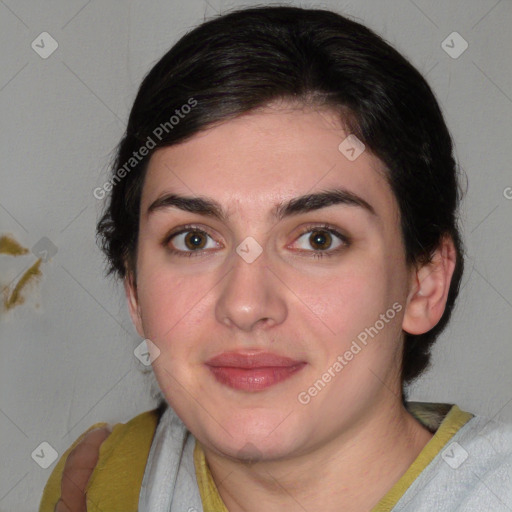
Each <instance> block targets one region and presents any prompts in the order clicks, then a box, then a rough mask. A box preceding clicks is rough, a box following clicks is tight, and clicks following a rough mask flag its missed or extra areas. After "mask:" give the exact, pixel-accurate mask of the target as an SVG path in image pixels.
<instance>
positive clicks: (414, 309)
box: [402, 235, 457, 334]
mask: <svg viewBox="0 0 512 512" xmlns="http://www.w3.org/2000/svg"><path fill="white" fill-rule="evenodd" d="M456 261H457V251H456V250H455V246H454V244H453V240H452V238H451V237H450V236H448V235H446V236H444V237H443V238H442V241H441V243H440V244H439V247H438V248H437V249H436V251H435V253H434V255H433V258H432V261H431V262H430V263H427V264H426V265H423V266H421V267H420V268H416V269H415V270H414V272H413V274H412V275H411V287H410V293H409V296H408V297H407V305H406V307H405V314H404V319H403V322H402V329H403V330H404V331H406V332H408V333H409V334H423V333H425V332H427V331H430V329H432V328H433V327H434V326H435V325H436V324H437V323H438V322H439V320H440V319H441V317H442V316H443V313H444V310H445V307H446V301H447V299H448V292H449V290H450V283H451V280H452V276H453V271H454V270H455V264H456Z"/></svg>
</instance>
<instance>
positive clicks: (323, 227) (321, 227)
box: [162, 224, 350, 259]
mask: <svg viewBox="0 0 512 512" xmlns="http://www.w3.org/2000/svg"><path fill="white" fill-rule="evenodd" d="M190 231H195V232H197V233H201V234H202V235H206V236H209V237H210V238H213V237H211V236H210V235H209V234H208V233H207V232H206V231H205V230H204V229H200V228H199V227H198V226H195V225H194V224H187V225H185V226H183V227H182V228H181V229H180V230H179V231H176V232H171V233H169V234H168V235H166V236H165V237H164V239H163V240H162V245H163V246H164V247H165V248H166V249H167V250H168V251H169V252H170V253H171V254H175V255H177V256H184V257H186V258H190V257H195V256H201V255H202V253H203V252H204V249H203V250H201V249H199V250H197V251H181V250H178V249H171V248H169V247H168V245H169V242H170V241H171V240H172V239H173V238H174V237H175V236H178V235H181V234H183V233H188V232H190ZM313 231H327V232H328V233H331V234H332V235H334V236H336V237H338V238H339V239H340V240H341V242H342V243H343V245H342V246H340V247H338V248H336V249H334V250H330V251H329V250H325V251H313V252H312V255H311V257H313V258H317V259H321V258H325V257H331V256H334V255H335V254H337V253H338V252H339V251H340V250H341V249H343V248H345V247H348V246H349V245H350V239H349V238H348V237H347V236H345V235H342V234H341V233H340V232H339V231H337V230H336V229H334V228H333V227H331V226H330V225H329V224H313V225H308V226H306V227H305V228H304V229H303V230H302V231H301V233H300V234H299V235H298V237H297V238H300V237H302V236H303V235H305V234H306V233H309V232H313Z"/></svg>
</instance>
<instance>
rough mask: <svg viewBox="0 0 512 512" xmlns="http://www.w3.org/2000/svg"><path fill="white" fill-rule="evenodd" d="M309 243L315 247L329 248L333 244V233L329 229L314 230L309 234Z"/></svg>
mask: <svg viewBox="0 0 512 512" xmlns="http://www.w3.org/2000/svg"><path fill="white" fill-rule="evenodd" d="M308 241H309V243H310V244H311V247H313V248H314V249H323V250H325V249H329V248H330V246H331V244H332V235H331V233H329V232H328V231H323V230H316V231H312V232H311V235H310V236H309V240H308Z"/></svg>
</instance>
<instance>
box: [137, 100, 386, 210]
mask: <svg viewBox="0 0 512 512" xmlns="http://www.w3.org/2000/svg"><path fill="white" fill-rule="evenodd" d="M349 135H350V134H348V133H347V132H346V131H345V130H344V129H343V127H342V125H341V123H340V120H339V119H338V116H337V114H336V113H335V112H333V111H330V110H327V109H317V108H309V107H308V108H293V107H283V106H280V107H278V108H277V107H267V108H265V109H260V110H258V111H254V112H251V113H249V114H245V115H242V116H239V117H237V118H235V119H231V120H229V121H225V122H222V123H220V124H218V125H216V126H213V127H210V128H208V129H207V130H205V131H202V132H200V133H198V134H196V135H194V136H193V137H192V138H190V139H188V140H187V141H185V142H183V143H180V144H176V145H174V146H169V147H164V148H160V149H158V150H157V151H155V152H154V153H153V155H152V156H151V159H150V161H149V164H148V169H147V173H146V179H145V183H144V188H143V194H142V201H141V211H142V212H145V211H146V210H147V208H148V206H149V205H150V204H151V202H153V201H154V200H155V199H157V198H158V197H159V196H160V195H162V194H164V193H169V192H172V193H177V194H180V195H186V196H189V197H190V196H203V197H210V198H214V199H215V200H216V201H217V202H218V203H220V204H221V205H223V207H224V209H225V211H226V212H227V214H228V215H229V214H231V213H234V212H235V211H236V212H237V213H238V212H239V211H240V208H241V207H243V210H244V212H245V214H247V215H250V216H254V215H259V216H262V213H263V211H265V212H267V211H269V210H271V209H272V208H273V207H274V206H275V205H276V204H278V203H280V202H283V201H286V200H289V199H291V198H293V197H295V196H299V195H304V194H307V193H313V192H315V191H319V190H325V189H332V188H339V187H342V188H344V189H346V190H349V191H350V192H352V193H354V194H355V195H358V196H359V197H362V198H363V199H364V200H365V201H367V202H368V203H370V204H371V205H372V206H373V207H374V209H375V210H376V211H377V213H378V214H379V215H384V216H386V215H393V214H394V213H396V201H395V200H394V196H393V193H392V191H391V189H390V187H389V185H388V182H387V180H386V178H385V174H384V166H383V164H382V163H381V162H380V160H379V159H378V158H376V157H375V156H374V155H373V154H371V153H370V151H367V150H366V149H364V150H363V148H362V146H360V145H358V141H357V139H354V138H353V137H354V136H353V135H352V136H350V137H349ZM361 150H363V151H362V152H361V153H360V151H361ZM354 156H355V157H356V158H354Z"/></svg>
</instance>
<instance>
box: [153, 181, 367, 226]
mask: <svg viewBox="0 0 512 512" xmlns="http://www.w3.org/2000/svg"><path fill="white" fill-rule="evenodd" d="M338 204H341V205H346V206H355V207H359V208H362V209H364V210H366V211H367V212H368V213H370V214H371V215H373V216H377V213H376V212H375V209H374V208H373V206H372V205H371V204H370V203H368V202H367V201H365V200H364V199H363V198H361V197H359V196H358V195H356V194H354V193H353V192H350V191H349V190H346V189H343V188H335V189H329V190H325V191H321V192H315V193H313V194H306V195H303V196H298V197H294V198H292V199H290V200H288V201H286V202H284V203H283V202H281V203H278V204H277V205H275V206H274V208H273V209H272V211H271V215H272V217H274V218H275V219H276V220H282V219H283V218H285V217H291V216H293V215H299V214H301V213H307V212H311V211H315V210H320V209H322V208H327V207H328V206H333V205H338ZM172 207H174V208H179V209H180V210H183V211H186V212H192V213H197V214H199V215H205V216H207V217H213V218H216V219H218V220H220V221H221V222H226V220H227V214H226V212H225V211H224V210H223V208H222V206H221V205H220V204H219V203H218V202H217V201H215V200H214V199H211V198H208V197H186V196H180V195H178V194H172V193H168V194H164V195H162V196H161V197H159V198H158V199H156V200H155V201H153V202H152V203H151V205H150V206H149V208H148V210H147V213H148V215H149V214H151V213H154V212H156V211H159V210H165V209H167V208H172Z"/></svg>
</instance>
